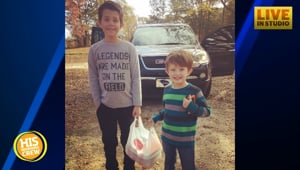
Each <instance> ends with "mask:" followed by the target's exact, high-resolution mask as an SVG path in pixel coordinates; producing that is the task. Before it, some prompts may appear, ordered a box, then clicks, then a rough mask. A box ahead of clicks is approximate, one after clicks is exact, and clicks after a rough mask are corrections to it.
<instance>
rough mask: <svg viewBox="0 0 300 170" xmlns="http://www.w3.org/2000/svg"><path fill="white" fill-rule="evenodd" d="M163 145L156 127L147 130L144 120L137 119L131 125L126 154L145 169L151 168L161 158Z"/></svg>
mask: <svg viewBox="0 0 300 170" xmlns="http://www.w3.org/2000/svg"><path fill="white" fill-rule="evenodd" d="M161 151H162V145H161V142H160V140H159V138H158V136H157V133H156V132H155V129H154V127H151V128H150V129H149V130H147V129H146V128H145V127H144V125H143V122H142V118H141V117H140V116H139V117H137V118H136V119H135V120H134V121H133V123H132V124H131V125H130V132H129V136H128V139H127V143H126V147H125V152H126V154H127V155H128V156H129V157H130V158H131V159H133V160H135V161H136V162H137V163H139V164H140V165H141V166H143V167H144V168H151V167H153V165H154V164H155V163H156V161H157V160H158V159H160V158H161Z"/></svg>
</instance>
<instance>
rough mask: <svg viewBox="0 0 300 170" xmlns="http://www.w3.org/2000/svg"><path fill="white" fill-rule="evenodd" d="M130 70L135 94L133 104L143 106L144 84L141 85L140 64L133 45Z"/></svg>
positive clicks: (133, 93)
mask: <svg viewBox="0 0 300 170" xmlns="http://www.w3.org/2000/svg"><path fill="white" fill-rule="evenodd" d="M130 63H131V66H130V69H131V70H130V72H131V78H132V82H131V89H132V95H133V105H134V106H142V87H141V86H142V85H141V74H140V64H139V58H138V55H137V52H136V49H135V48H134V46H133V45H132V49H131V52H130Z"/></svg>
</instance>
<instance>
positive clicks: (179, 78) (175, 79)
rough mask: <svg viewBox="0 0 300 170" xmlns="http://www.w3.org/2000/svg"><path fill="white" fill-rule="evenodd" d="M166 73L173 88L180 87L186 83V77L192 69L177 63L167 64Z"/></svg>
mask: <svg viewBox="0 0 300 170" xmlns="http://www.w3.org/2000/svg"><path fill="white" fill-rule="evenodd" d="M166 73H167V74H168V75H169V78H170V79H171V81H172V85H173V87H174V88H181V87H184V86H185V85H186V79H187V77H188V76H189V75H190V74H191V73H192V69H190V70H189V69H188V68H187V67H182V66H179V65H178V64H168V68H167V69H166Z"/></svg>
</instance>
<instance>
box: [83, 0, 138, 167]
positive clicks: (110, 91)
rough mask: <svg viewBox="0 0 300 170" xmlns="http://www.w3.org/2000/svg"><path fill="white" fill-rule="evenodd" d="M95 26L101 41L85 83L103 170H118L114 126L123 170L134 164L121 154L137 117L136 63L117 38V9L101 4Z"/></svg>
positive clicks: (120, 22) (92, 53)
mask: <svg viewBox="0 0 300 170" xmlns="http://www.w3.org/2000/svg"><path fill="white" fill-rule="evenodd" d="M98 17H99V20H98V24H99V26H100V27H101V28H102V30H103V32H104V35H105V38H104V39H103V40H101V41H99V42H97V43H95V44H93V46H92V47H91V48H90V51H89V56H88V67H89V68H88V70H89V83H90V89H91V93H92V97H93V100H94V103H95V105H96V109H97V117H98V121H99V124H100V129H101V131H102V142H103V144H104V152H105V157H106V164H105V166H106V169H108V170H117V169H119V165H118V161H117V159H116V147H117V145H118V139H117V124H119V127H120V130H121V144H122V146H123V149H124V170H133V169H135V168H134V161H133V160H132V159H130V158H129V157H128V156H127V155H126V153H125V145H126V142H127V138H128V135H129V129H130V124H131V123H132V122H133V120H134V117H136V116H138V115H140V114H141V105H142V95H141V78H140V68H139V60H138V56H137V53H136V50H135V48H134V46H133V45H132V44H131V43H129V42H127V41H124V40H120V39H119V38H118V32H119V31H120V29H121V27H122V26H123V13H122V9H121V6H120V5H119V4H117V3H115V2H112V1H105V2H104V3H103V4H102V5H101V6H100V7H99V9H98Z"/></svg>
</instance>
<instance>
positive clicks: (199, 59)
mask: <svg viewBox="0 0 300 170" xmlns="http://www.w3.org/2000/svg"><path fill="white" fill-rule="evenodd" d="M193 58H194V63H193V67H199V66H200V64H206V63H208V62H209V57H208V55H207V53H206V52H204V51H201V52H199V51H198V52H194V53H193Z"/></svg>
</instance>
